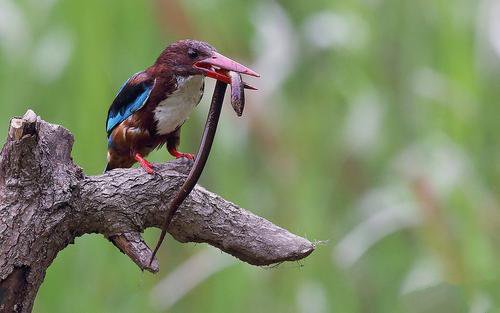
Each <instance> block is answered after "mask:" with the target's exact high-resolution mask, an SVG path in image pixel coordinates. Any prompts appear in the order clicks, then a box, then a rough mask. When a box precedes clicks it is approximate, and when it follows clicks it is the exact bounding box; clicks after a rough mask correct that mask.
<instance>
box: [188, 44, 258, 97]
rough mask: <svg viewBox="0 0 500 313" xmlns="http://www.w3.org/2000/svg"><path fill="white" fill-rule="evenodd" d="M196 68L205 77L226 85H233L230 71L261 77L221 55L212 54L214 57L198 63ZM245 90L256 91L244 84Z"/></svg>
mask: <svg viewBox="0 0 500 313" xmlns="http://www.w3.org/2000/svg"><path fill="white" fill-rule="evenodd" d="M194 67H195V68H197V69H200V70H202V71H203V72H205V75H206V76H208V77H211V78H214V79H217V80H220V81H223V82H225V83H226V84H231V77H230V76H229V74H228V73H227V72H228V71H233V72H237V73H241V74H245V75H250V76H255V77H260V75H259V74H257V73H256V72H254V71H252V70H251V69H249V68H248V67H246V66H244V65H241V64H240V63H238V62H236V61H233V60H231V59H230V58H228V57H225V56H223V55H222V54H220V53H217V52H215V51H214V52H212V55H211V56H210V57H208V58H206V59H203V60H201V61H198V62H196V63H195V64H194ZM244 86H245V88H248V89H253V90H256V89H257V88H254V87H252V86H250V85H248V84H247V83H244Z"/></svg>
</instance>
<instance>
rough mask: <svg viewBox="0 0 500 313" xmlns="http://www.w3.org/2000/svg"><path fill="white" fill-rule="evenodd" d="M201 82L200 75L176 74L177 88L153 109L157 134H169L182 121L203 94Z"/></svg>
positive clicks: (202, 80) (201, 77) (202, 79)
mask: <svg viewBox="0 0 500 313" xmlns="http://www.w3.org/2000/svg"><path fill="white" fill-rule="evenodd" d="M203 82H204V77H203V76H202V75H193V76H177V90H175V91H174V92H173V93H171V94H170V95H169V96H168V97H167V98H166V99H165V100H163V101H162V102H160V103H159V104H158V106H157V107H156V109H155V110H154V118H155V120H156V121H157V127H156V131H157V132H158V134H160V135H166V134H169V133H171V132H173V131H174V130H175V129H176V128H177V127H179V126H180V125H182V124H183V123H184V121H185V120H186V119H187V118H188V116H189V114H190V113H191V112H192V111H193V109H194V107H195V106H196V105H197V104H198V102H200V100H201V96H203Z"/></svg>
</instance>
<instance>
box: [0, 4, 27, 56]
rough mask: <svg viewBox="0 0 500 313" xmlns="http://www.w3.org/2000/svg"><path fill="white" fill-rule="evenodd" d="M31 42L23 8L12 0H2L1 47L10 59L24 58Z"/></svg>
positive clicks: (0, 16)
mask: <svg viewBox="0 0 500 313" xmlns="http://www.w3.org/2000/svg"><path fill="white" fill-rule="evenodd" d="M30 42H31V34H30V31H29V29H28V23H27V20H26V17H25V16H24V14H23V12H22V10H21V9H20V8H19V7H18V5H17V4H16V3H14V2H12V1H10V0H0V48H1V49H3V50H4V51H5V55H6V56H7V58H9V59H11V60H12V59H17V58H22V57H23V56H24V55H25V53H26V52H27V49H28V48H29V45H30Z"/></svg>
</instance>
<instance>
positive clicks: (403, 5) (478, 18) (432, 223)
mask: <svg viewBox="0 0 500 313" xmlns="http://www.w3.org/2000/svg"><path fill="white" fill-rule="evenodd" d="M181 38H196V39H200V40H205V41H208V42H210V43H211V44H213V45H214V46H216V47H217V48H218V50H219V51H220V52H222V53H224V54H225V55H227V56H229V57H232V58H234V59H236V60H238V61H240V62H241V63H243V64H247V65H249V66H250V67H251V68H253V69H255V70H257V71H258V72H260V73H261V74H262V78H261V79H259V80H252V83H254V84H255V85H256V86H257V87H258V88H259V89H260V90H259V91H258V92H248V93H247V105H246V111H245V113H244V116H243V117H242V118H237V117H236V116H235V114H234V112H233V111H232V109H231V108H230V106H227V105H226V107H225V109H224V112H223V114H222V122H221V124H220V126H219V132H218V136H217V138H216V142H215V145H214V148H213V150H212V154H211V157H210V160H209V162H208V165H207V168H206V169H205V173H204V175H203V178H202V184H203V185H204V186H206V187H207V188H209V189H210V190H212V191H214V192H217V193H219V194H221V195H223V196H224V197H226V198H227V199H229V200H231V201H233V202H235V203H238V204H240V205H242V206H243V207H245V208H248V209H250V210H251V211H253V212H254V213H256V214H259V215H262V216H264V217H266V218H268V219H270V220H271V221H273V222H275V223H277V224H279V225H281V226H283V227H286V228H288V229H290V230H291V231H293V232H295V233H297V234H299V235H303V236H306V237H307V238H309V239H310V240H318V241H319V242H318V247H317V250H316V251H315V252H314V253H313V254H312V255H311V256H310V257H308V258H307V259H305V260H303V261H301V262H297V263H285V264H281V265H280V266H277V267H272V268H258V267H253V266H250V265H247V264H245V263H243V262H240V261H238V260H235V259H234V258H232V257H230V256H227V255H225V254H222V253H220V252H219V251H218V250H216V249H215V248H212V247H210V246H207V245H201V244H200V245H194V244H184V245H181V244H179V243H177V242H175V241H174V240H172V239H171V238H169V239H168V240H167V241H166V244H164V245H163V247H162V249H161V252H160V255H159V259H160V262H161V272H160V273H159V274H158V275H151V274H149V273H142V272H140V271H139V270H138V268H137V267H136V266H135V265H134V264H133V263H132V262H131V261H130V260H129V259H128V258H127V257H126V256H124V255H122V254H121V253H120V252H119V251H118V250H117V249H116V248H115V247H114V246H112V245H111V244H109V243H108V242H107V240H105V239H104V238H103V237H102V236H98V235H87V236H84V237H82V238H78V239H77V240H76V242H75V245H71V246H69V247H68V248H66V249H65V250H64V251H62V252H61V253H60V254H59V255H58V257H57V259H56V260H55V262H54V264H53V265H52V266H51V267H50V268H49V270H48V272H47V276H46V278H45V281H44V283H43V285H42V287H41V289H40V292H39V295H38V297H37V300H36V303H35V307H34V311H35V312H166V311H168V312H307V313H309V312H311V313H320V312H341V313H342V312H471V313H479V312H494V311H496V310H497V308H500V280H499V266H498V265H497V263H498V262H497V260H498V259H499V256H500V253H499V252H498V251H497V250H499V249H498V248H499V247H500V244H499V241H500V207H499V201H500V199H499V191H500V161H499V160H500V143H499V133H500V105H499V104H498V102H499V100H500V88H499V86H500V85H499V73H500V1H498V0H478V1H471V0H432V1H431V0H422V1H405V0H338V1H328V0H323V1H303V0H290V1H243V0H238V1H229V0H204V1H195V0H189V1H168V0H156V1H154V0H145V1H119V0H106V1H101V0H86V1H70V0H0V117H1V118H0V128H1V129H3V130H4V131H6V130H7V126H8V123H9V119H10V118H11V117H12V116H15V115H22V114H23V113H24V112H25V111H26V110H27V109H28V108H31V109H33V110H35V112H36V113H38V114H39V115H40V116H41V117H42V118H44V119H45V120H47V121H50V122H52V123H57V124H61V125H63V126H65V127H66V128H68V129H69V130H70V131H71V132H72V133H73V134H74V135H75V145H74V149H73V157H74V159H75V161H76V163H78V164H79V165H80V166H81V167H82V168H83V169H84V171H85V172H86V173H87V174H88V175H97V174H99V173H100V172H101V171H102V169H103V168H104V166H105V159H106V134H105V130H104V120H105V116H106V113H107V109H108V106H109V104H110V103H111V101H112V99H113V97H114V95H115V93H116V91H117V90H118V88H119V86H121V84H122V83H123V82H124V81H125V80H126V79H127V78H128V77H129V76H130V75H131V74H132V73H135V72H137V71H140V70H142V69H144V68H145V67H147V66H149V65H150V64H151V63H152V62H153V61H154V60H155V58H156V57H157V55H158V54H159V53H160V51H161V50H162V49H163V48H164V47H165V46H166V45H167V44H168V43H170V42H172V41H175V40H177V39H181ZM207 83H209V85H208V87H207V88H206V91H207V92H206V94H205V97H204V98H203V100H202V103H201V104H200V106H199V107H198V109H197V110H196V112H195V113H194V114H193V115H192V117H191V119H190V120H189V121H188V123H187V124H186V125H185V126H184V128H183V136H182V144H181V148H182V150H183V151H191V152H194V151H195V150H196V148H197V145H198V142H199V138H200V134H201V132H202V127H203V124H204V119H205V117H206V111H207V108H208V100H209V99H210V96H211V92H212V90H213V82H208V80H207ZM4 136H5V135H4ZM169 159H170V157H169V156H168V153H167V152H166V150H165V149H162V150H160V151H158V152H155V153H154V154H153V155H152V156H151V160H153V161H156V162H160V161H161V162H164V161H167V160H169ZM158 234H159V231H158V230H157V229H150V230H148V231H147V232H146V234H145V236H146V238H147V240H148V242H149V243H150V244H153V243H154V242H155V240H156V239H157V236H158Z"/></svg>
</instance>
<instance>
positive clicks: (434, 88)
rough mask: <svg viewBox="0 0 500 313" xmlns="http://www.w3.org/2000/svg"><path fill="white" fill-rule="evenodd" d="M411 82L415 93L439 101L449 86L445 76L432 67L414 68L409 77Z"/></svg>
mask: <svg viewBox="0 0 500 313" xmlns="http://www.w3.org/2000/svg"><path fill="white" fill-rule="evenodd" d="M411 84H412V87H413V92H415V94H417V95H419V96H421V97H424V98H428V99H431V100H437V101H441V100H443V99H445V98H446V96H447V94H448V89H449V86H448V82H447V80H446V78H445V77H444V76H443V75H441V74H440V73H438V72H437V71H435V70H434V69H432V68H428V67H425V68H420V69H418V70H416V71H415V72H414V73H413V75H412V77H411ZM443 103H446V102H443Z"/></svg>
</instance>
